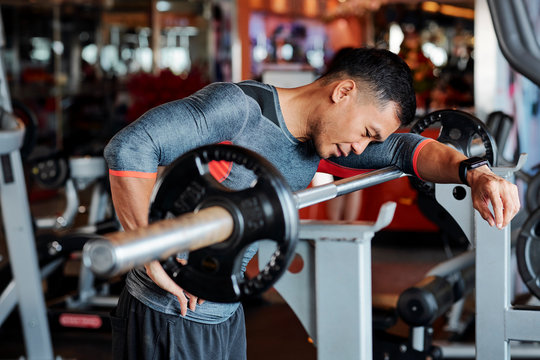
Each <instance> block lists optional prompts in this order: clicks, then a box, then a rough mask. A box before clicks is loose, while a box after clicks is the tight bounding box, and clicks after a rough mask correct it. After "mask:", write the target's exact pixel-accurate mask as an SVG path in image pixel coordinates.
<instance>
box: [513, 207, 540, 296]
mask: <svg viewBox="0 0 540 360" xmlns="http://www.w3.org/2000/svg"><path fill="white" fill-rule="evenodd" d="M516 257H517V264H518V269H519V274H520V275H521V278H522V279H523V282H524V283H525V284H526V285H527V287H528V288H529V290H530V291H531V293H532V294H533V295H535V296H536V297H537V298H539V299H540V209H536V211H534V212H533V213H532V214H531V215H530V216H529V217H528V218H527V220H526V221H525V224H523V226H522V228H521V231H520V233H519V236H518V240H517V243H516Z"/></svg>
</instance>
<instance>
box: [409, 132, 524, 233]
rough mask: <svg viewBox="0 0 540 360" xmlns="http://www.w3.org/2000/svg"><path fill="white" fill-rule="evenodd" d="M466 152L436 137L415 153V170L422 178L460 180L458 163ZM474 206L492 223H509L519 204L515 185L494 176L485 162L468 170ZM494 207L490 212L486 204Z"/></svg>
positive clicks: (502, 224) (457, 181) (501, 224)
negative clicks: (484, 164) (451, 146)
mask: <svg viewBox="0 0 540 360" xmlns="http://www.w3.org/2000/svg"><path fill="white" fill-rule="evenodd" d="M464 159H466V156H465V155H463V154H462V153H460V152H459V151H456V150H454V149H452V148H450V147H449V146H446V145H444V144H441V143H439V142H437V141H431V142H429V143H427V144H426V145H425V146H424V147H423V148H422V149H421V150H420V151H419V153H418V159H417V170H418V174H419V175H420V177H422V178H423V179H424V180H427V181H432V182H437V183H456V184H459V183H461V180H460V178H459V163H460V162H461V161H462V160H464ZM467 182H468V183H469V184H470V186H471V194H472V201H473V206H474V208H475V209H476V210H478V212H479V213H480V215H482V217H483V218H484V219H485V220H486V221H487V222H489V224H490V225H491V226H494V225H496V226H497V227H498V228H499V229H501V228H503V227H505V226H506V225H508V224H509V223H510V221H511V220H512V218H513V217H514V216H515V215H516V214H517V212H518V211H519V208H520V202H519V195H518V191H517V187H516V185H514V184H512V183H510V182H508V181H506V180H504V179H503V178H501V177H499V176H496V175H495V174H494V173H493V172H492V171H491V170H490V169H489V167H487V166H481V167H479V168H477V169H474V170H469V171H468V172H467ZM490 203H491V205H492V207H493V213H492V212H491V211H490V209H489V204H490Z"/></svg>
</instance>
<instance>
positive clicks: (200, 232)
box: [83, 145, 405, 302]
mask: <svg viewBox="0 0 540 360" xmlns="http://www.w3.org/2000/svg"><path fill="white" fill-rule="evenodd" d="M221 160H225V161H232V162H234V163H236V164H238V165H241V166H243V167H245V168H246V169H248V170H251V171H252V172H253V174H254V176H255V178H256V179H255V183H254V185H253V186H252V187H249V188H246V189H242V190H236V191H234V190H232V189H229V188H227V187H225V186H224V185H222V184H220V183H219V182H218V181H216V180H215V179H214V178H213V177H212V175H211V174H210V170H209V163H210V162H211V161H221ZM402 176H405V174H404V173H403V172H401V171H400V170H399V169H398V168H397V167H395V166H390V167H386V168H382V169H379V170H375V171H372V172H369V173H366V174H360V175H357V176H354V177H350V178H346V179H342V180H339V181H336V182H334V183H330V184H325V185H321V186H318V187H313V188H309V189H305V190H301V191H298V192H296V193H293V192H292V191H291V190H290V188H289V186H288V184H287V182H286V181H285V179H284V178H283V177H282V175H281V174H280V173H279V171H278V170H277V169H275V167H274V166H273V165H272V164H271V163H270V162H269V161H267V160H266V159H264V158H263V157H261V156H260V155H258V154H257V153H255V152H253V151H251V150H248V149H245V148H242V147H239V146H235V145H208V146H203V147H200V148H197V149H195V150H192V151H190V152H188V153H186V154H185V155H183V156H181V157H180V158H178V159H177V160H176V161H175V162H173V163H172V164H171V166H169V167H168V169H167V170H166V172H165V173H164V174H163V176H162V177H161V178H160V180H158V183H157V184H156V191H155V192H154V194H153V195H152V204H151V206H150V221H151V224H150V225H149V226H147V227H144V228H138V229H136V230H133V231H126V232H116V233H112V234H109V235H106V236H104V237H103V238H101V239H98V240H92V241H89V242H88V243H87V244H86V245H85V246H84V249H83V261H84V264H85V265H86V266H87V267H89V268H90V269H91V270H92V271H93V272H94V273H95V274H96V275H98V276H104V277H111V276H114V275H119V274H122V273H124V272H126V271H127V270H129V269H131V268H134V267H137V266H140V265H142V264H145V263H147V262H149V261H152V260H162V261H163V262H162V265H163V267H164V269H165V271H166V272H167V273H168V275H169V276H171V278H173V279H174V280H175V281H176V282H177V283H178V284H179V285H180V286H181V287H182V288H183V289H185V290H186V291H188V292H190V293H192V294H194V295H197V296H199V297H201V298H203V299H206V300H211V301H220V302H232V301H239V300H242V299H243V298H246V297H248V296H250V295H256V294H260V293H262V292H264V291H265V290H267V289H268V288H269V287H271V286H272V285H273V284H274V283H275V282H276V281H277V280H278V279H279V277H280V276H281V275H282V274H283V273H284V272H285V271H286V270H287V268H288V266H289V263H290V261H291V259H292V257H293V255H294V250H295V247H296V242H297V239H298V231H299V217H298V209H301V208H304V207H307V206H310V205H313V204H317V203H320V202H323V201H326V200H330V199H333V198H335V197H337V196H340V195H344V194H347V193H350V192H353V191H356V190H360V189H363V188H366V187H369V186H373V185H377V184H380V183H382V182H386V181H389V180H392V179H397V178H399V177H402ZM261 239H265V240H271V241H274V242H275V243H276V244H277V249H276V251H275V252H274V254H273V255H272V256H271V258H270V260H269V262H268V263H267V265H266V266H265V267H264V268H263V270H262V271H260V272H259V273H258V274H257V275H256V276H255V277H253V278H251V279H247V278H245V277H244V275H243V274H242V272H241V271H240V269H241V260H242V256H241V255H242V254H243V251H244V250H245V249H246V248H247V247H248V246H249V245H250V244H252V243H253V242H256V241H258V240H261ZM188 251H189V258H188V262H187V265H182V264H180V263H179V262H178V261H176V254H177V253H182V252H188Z"/></svg>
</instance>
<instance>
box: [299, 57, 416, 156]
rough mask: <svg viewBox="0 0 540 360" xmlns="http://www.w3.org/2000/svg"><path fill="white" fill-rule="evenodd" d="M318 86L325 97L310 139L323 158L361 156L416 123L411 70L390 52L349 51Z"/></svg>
mask: <svg viewBox="0 0 540 360" xmlns="http://www.w3.org/2000/svg"><path fill="white" fill-rule="evenodd" d="M315 83H316V84H318V86H319V87H318V89H319V90H320V91H321V94H322V95H323V98H321V101H320V102H318V103H315V104H314V106H315V107H316V111H313V112H311V113H310V114H311V115H312V116H310V121H309V124H310V128H309V129H310V130H309V133H308V137H309V138H310V139H311V140H312V141H313V144H314V146H315V148H316V149H317V152H318V154H319V155H320V156H321V157H323V158H327V157H331V156H347V155H349V154H351V153H355V154H361V153H362V152H363V151H364V149H365V148H366V147H367V146H368V145H369V144H370V143H371V142H378V141H379V142H380V141H384V140H385V139H386V138H387V137H388V136H390V134H392V133H393V132H395V131H396V130H397V129H398V128H399V126H400V125H406V124H408V123H410V122H411V121H412V120H413V118H414V113H415V110H416V100H415V94H414V90H413V87H412V76H411V71H410V69H409V67H408V66H407V64H406V63H405V62H404V61H403V60H401V59H400V58H399V57H398V56H397V55H395V54H393V53H391V52H389V51H386V50H380V49H370V48H361V49H352V48H347V49H343V50H341V51H339V52H338V53H337V54H336V56H335V58H334V60H333V61H332V62H331V64H330V65H329V66H328V70H327V71H326V73H325V74H324V75H323V76H322V77H321V78H319V79H318V80H317V81H316V82H315Z"/></svg>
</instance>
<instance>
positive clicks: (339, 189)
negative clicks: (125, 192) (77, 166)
mask: <svg viewBox="0 0 540 360" xmlns="http://www.w3.org/2000/svg"><path fill="white" fill-rule="evenodd" d="M402 176H405V174H404V173H403V172H401V171H400V170H399V169H398V168H397V167H395V166H390V167H386V168H382V169H378V170H374V171H370V172H367V173H364V174H360V175H356V176H353V177H349V178H346V179H342V180H338V181H335V182H333V183H330V184H325V185H321V186H317V187H312V188H309V189H306V190H301V191H298V192H296V193H294V194H293V195H294V200H295V202H296V207H297V208H298V209H301V208H304V207H307V206H310V205H313V204H317V203H320V202H323V201H327V200H330V199H333V198H335V197H337V196H341V195H345V194H348V193H351V192H353V191H357V190H361V189H364V188H367V187H370V186H373V185H377V184H380V183H383V182H386V181H390V180H394V179H397V178H400V177H402ZM233 231H234V220H233V217H232V215H231V213H230V212H229V211H228V210H226V209H225V208H224V207H221V206H219V205H216V206H212V207H209V208H204V209H202V210H200V211H198V212H196V213H188V214H183V215H180V216H178V217H176V218H174V219H165V220H161V221H156V222H155V223H152V224H150V225H148V226H147V227H144V228H138V229H135V230H132V231H126V232H116V233H112V234H108V235H105V236H104V238H103V239H99V240H93V241H89V242H88V243H87V244H86V245H85V246H84V249H83V261H84V264H85V266H87V267H88V268H90V269H91V270H92V272H94V273H95V274H96V275H99V276H109V277H110V276H114V275H118V274H121V273H124V272H126V271H128V270H129V269H131V268H134V267H136V266H140V265H143V264H145V263H147V262H149V261H152V260H158V259H159V260H164V259H166V258H168V257H169V256H171V255H174V254H176V253H181V252H186V251H193V250H197V249H201V248H204V247H207V246H210V245H213V244H217V243H221V242H223V241H225V240H227V239H228V238H229V237H230V236H231V234H232V233H233Z"/></svg>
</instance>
